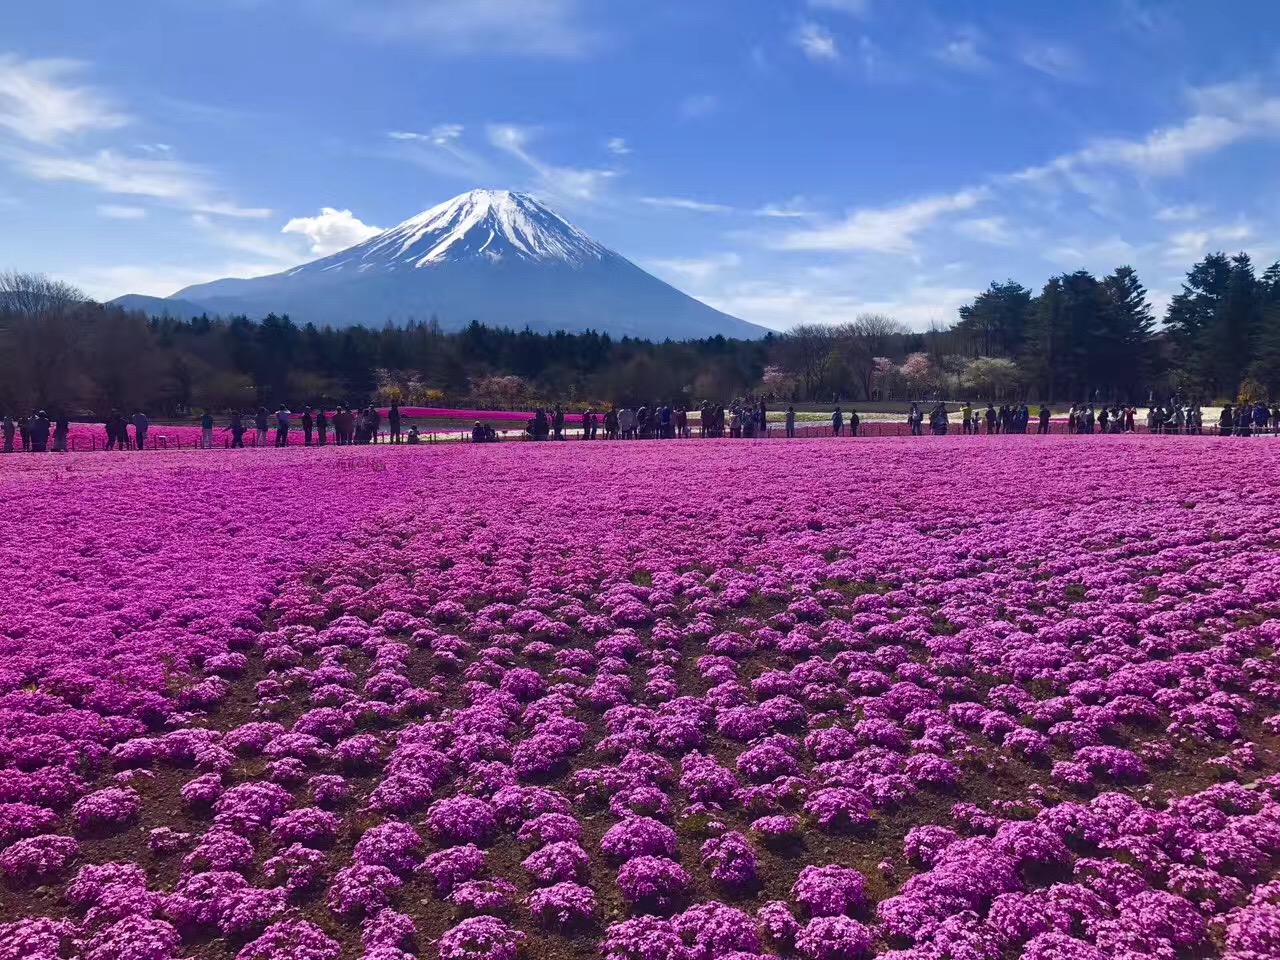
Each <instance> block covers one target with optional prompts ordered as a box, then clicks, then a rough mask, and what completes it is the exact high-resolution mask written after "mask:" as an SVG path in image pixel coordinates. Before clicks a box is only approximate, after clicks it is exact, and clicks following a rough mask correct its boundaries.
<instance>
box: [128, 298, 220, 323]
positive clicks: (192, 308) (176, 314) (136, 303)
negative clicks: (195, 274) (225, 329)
mask: <svg viewBox="0 0 1280 960" xmlns="http://www.w3.org/2000/svg"><path fill="white" fill-rule="evenodd" d="M111 303H112V304H113V305H114V306H117V307H123V308H124V309H125V310H140V311H142V312H143V313H145V314H146V315H147V316H149V317H173V318H174V319H176V320H190V319H191V318H192V317H198V316H200V315H202V314H205V313H208V314H210V315H212V313H213V311H211V310H209V309H208V308H207V307H204V306H201V305H200V304H198V303H192V302H191V301H190V300H180V299H178V298H177V297H169V298H168V299H166V298H164V297H148V296H145V295H143V294H141V293H127V294H125V295H124V296H123V297H116V298H115V299H114V300H112V301H111Z"/></svg>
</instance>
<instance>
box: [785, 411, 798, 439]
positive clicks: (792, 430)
mask: <svg viewBox="0 0 1280 960" xmlns="http://www.w3.org/2000/svg"><path fill="white" fill-rule="evenodd" d="M786 424H787V437H788V438H790V439H794V438H795V435H796V408H795V407H794V406H791V407H787V416H786Z"/></svg>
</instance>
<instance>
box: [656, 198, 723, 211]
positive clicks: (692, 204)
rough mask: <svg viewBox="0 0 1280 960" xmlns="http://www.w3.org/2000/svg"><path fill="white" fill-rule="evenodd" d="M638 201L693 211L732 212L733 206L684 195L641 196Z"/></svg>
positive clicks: (672, 208)
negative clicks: (692, 198) (693, 198)
mask: <svg viewBox="0 0 1280 960" xmlns="http://www.w3.org/2000/svg"><path fill="white" fill-rule="evenodd" d="M640 202H641V203H643V204H645V205H646V206H650V207H666V208H668V209H671V210H691V211H693V212H694V213H733V207H730V206H726V205H725V204H723V203H708V202H707V201H705V200H690V199H688V198H686V197H641V198H640Z"/></svg>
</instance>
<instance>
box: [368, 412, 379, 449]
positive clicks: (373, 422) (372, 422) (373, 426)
mask: <svg viewBox="0 0 1280 960" xmlns="http://www.w3.org/2000/svg"><path fill="white" fill-rule="evenodd" d="M367 419H368V425H369V442H370V443H377V442H378V432H379V430H380V429H381V427H382V414H380V413H379V412H378V408H377V407H375V406H374V405H373V404H372V403H371V404H369V410H368V412H367Z"/></svg>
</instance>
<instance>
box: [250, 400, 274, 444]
mask: <svg viewBox="0 0 1280 960" xmlns="http://www.w3.org/2000/svg"><path fill="white" fill-rule="evenodd" d="M270 422H271V421H270V420H268V419H267V408H266V407H259V408H258V415H257V416H256V417H254V420H253V426H254V429H255V430H257V432H258V444H257V445H258V446H260V447H265V446H266V445H267V439H268V430H269V424H270Z"/></svg>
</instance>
